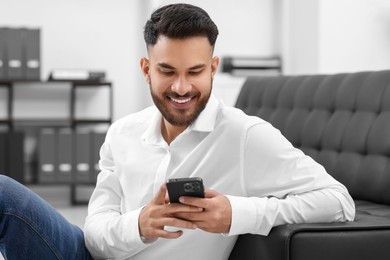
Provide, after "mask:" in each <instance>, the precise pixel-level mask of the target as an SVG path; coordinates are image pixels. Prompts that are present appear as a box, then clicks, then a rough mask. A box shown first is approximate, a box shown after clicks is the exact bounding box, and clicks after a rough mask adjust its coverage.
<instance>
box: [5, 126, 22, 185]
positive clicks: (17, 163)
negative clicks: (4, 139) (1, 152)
mask: <svg viewBox="0 0 390 260" xmlns="http://www.w3.org/2000/svg"><path fill="white" fill-rule="evenodd" d="M7 175H8V176H10V177H11V178H13V179H14V180H16V181H18V182H20V183H24V133H22V132H10V133H9V134H8V169H7Z"/></svg>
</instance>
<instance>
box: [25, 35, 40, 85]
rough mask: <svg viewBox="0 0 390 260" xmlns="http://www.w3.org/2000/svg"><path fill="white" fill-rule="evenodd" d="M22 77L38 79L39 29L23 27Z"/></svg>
mask: <svg viewBox="0 0 390 260" xmlns="http://www.w3.org/2000/svg"><path fill="white" fill-rule="evenodd" d="M23 44H24V46H23V52H24V58H23V72H24V75H23V78H24V79H27V80H40V74H41V58H40V53H41V52H40V30H39V29H23Z"/></svg>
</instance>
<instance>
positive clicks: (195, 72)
mask: <svg viewBox="0 0 390 260" xmlns="http://www.w3.org/2000/svg"><path fill="white" fill-rule="evenodd" d="M201 72H202V71H201V70H197V71H190V72H189V74H190V75H199V74H200V73H201Z"/></svg>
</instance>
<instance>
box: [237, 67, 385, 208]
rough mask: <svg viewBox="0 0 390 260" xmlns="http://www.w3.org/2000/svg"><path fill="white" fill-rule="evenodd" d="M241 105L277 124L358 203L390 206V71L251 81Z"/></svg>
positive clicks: (283, 77)
mask: <svg viewBox="0 0 390 260" xmlns="http://www.w3.org/2000/svg"><path fill="white" fill-rule="evenodd" d="M236 107H238V108H240V109H242V110H243V111H244V112H245V113H247V114H249V115H255V116H259V117H261V118H263V119H264V120H267V121H269V122H270V123H271V124H273V125H274V126H275V127H276V128H278V129H279V130H280V131H281V132H282V133H283V134H284V135H285V136H286V138H287V139H289V140H290V142H291V143H292V144H293V145H294V146H295V147H298V148H300V149H301V150H303V151H304V152H305V153H306V154H307V155H309V156H311V157H312V158H313V159H315V160H316V161H317V162H319V163H321V164H322V165H323V166H324V167H325V168H326V169H327V171H328V172H329V174H331V175H332V176H333V177H334V178H336V179H337V180H339V181H340V182H342V183H343V184H344V185H345V186H347V188H348V190H349V192H350V194H351V195H352V197H354V198H355V199H360V200H369V201H372V202H377V203H384V204H388V205H390V71H378V72H360V73H345V74H335V75H310V76H278V77H249V78H248V79H247V80H246V82H245V84H244V86H243V88H242V90H241V92H240V95H239V97H238V99H237V103H236Z"/></svg>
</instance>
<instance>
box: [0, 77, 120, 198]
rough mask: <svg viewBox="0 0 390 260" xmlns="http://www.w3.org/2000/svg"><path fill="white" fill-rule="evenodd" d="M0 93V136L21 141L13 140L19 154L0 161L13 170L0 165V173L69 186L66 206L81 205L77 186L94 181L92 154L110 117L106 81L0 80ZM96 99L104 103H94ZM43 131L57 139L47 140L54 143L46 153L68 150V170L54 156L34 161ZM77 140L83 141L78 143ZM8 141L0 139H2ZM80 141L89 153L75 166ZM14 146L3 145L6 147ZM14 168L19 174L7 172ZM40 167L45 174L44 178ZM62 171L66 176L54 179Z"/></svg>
mask: <svg viewBox="0 0 390 260" xmlns="http://www.w3.org/2000/svg"><path fill="white" fill-rule="evenodd" d="M42 88H43V89H42ZM0 94H1V96H2V97H1V98H0V106H2V107H4V108H6V110H7V111H6V112H5V113H4V111H3V113H2V114H1V115H0V116H1V117H0V129H1V131H0V134H2V135H9V136H11V135H15V134H16V133H17V134H18V136H22V137H21V138H22V139H23V140H22V141H21V142H20V141H19V142H18V145H19V146H18V147H19V153H20V149H22V151H21V153H22V154H21V155H20V156H17V154H13V155H8V157H7V158H3V161H5V162H6V161H10V163H9V164H10V165H11V164H13V165H14V166H13V167H11V166H8V167H7V168H5V169H4V167H1V165H0V171H2V172H3V173H4V172H5V173H6V174H8V175H10V176H11V177H13V178H14V179H17V180H18V181H20V182H22V183H24V184H45V185H53V184H66V185H69V186H70V189H71V192H70V193H71V198H70V200H71V203H72V204H84V203H86V202H87V201H78V199H77V194H76V193H77V188H78V187H79V186H86V185H88V186H91V185H95V183H96V173H97V170H95V164H96V163H97V160H98V159H97V158H96V150H97V149H98V148H97V147H99V148H100V146H101V143H102V142H103V140H104V136H105V132H106V130H107V129H108V126H109V125H110V124H111V122H112V116H113V102H112V99H113V90H112V83H111V82H108V81H104V82H103V81H27V80H26V81H25V80H20V81H11V80H0ZM99 98H100V99H99ZM102 99H103V100H104V102H100V101H101V100H102ZM102 103H104V104H103V105H102ZM91 112H93V113H91ZM48 129H51V130H52V132H53V133H54V135H53V136H55V138H57V139H53V140H55V142H56V148H55V149H56V152H55V153H53V151H50V150H48V151H46V154H49V156H50V155H53V154H56V155H58V154H60V153H63V151H64V150H66V149H68V150H69V151H70V154H71V155H70V156H71V158H70V159H69V160H70V161H71V162H69V165H68V166H66V165H65V166H66V167H65V166H64V165H60V161H59V157H60V156H57V157H58V158H57V157H56V160H58V165H54V166H51V167H49V165H46V164H45V165H43V159H42V158H40V157H43V154H44V153H45V151H44V148H42V149H41V143H44V140H46V139H44V138H47V137H48V138H49V139H50V138H53V136H51V137H50V135H44V131H45V130H46V131H47V130H48ZM64 133H67V135H64ZM60 136H61V137H60ZM82 136H83V138H84V139H80V138H82ZM61 138H62V139H61ZM64 138H65V139H64ZM66 138H68V139H66ZM8 139H9V138H8V137H5V138H3V139H1V137H0V140H3V141H4V140H5V141H6V140H8ZM49 139H47V140H49ZM66 140H67V141H66ZM8 142H9V141H8ZM80 143H83V144H84V146H83V147H84V148H85V147H87V146H88V149H87V148H85V149H87V150H85V149H84V148H83V147H82V148H83V149H84V151H88V152H90V155H89V157H88V158H89V159H88V162H84V163H81V162H80V165H79V164H78V163H79V161H78V159H79V158H80V157H83V156H85V153H84V152H80V147H77V145H79V144H80ZM14 146H15V145H13V144H8V147H14ZM21 146H22V148H20V147H21ZM53 147H54V146H53ZM66 147H68V148H66ZM15 149H16V148H14V150H15ZM42 151H43V152H42ZM58 151H59V152H58ZM3 153H6V152H3ZM16 153H17V152H16ZM57 153H58V154H57ZM19 157H21V158H19ZM11 161H12V162H13V163H11ZM0 162H2V160H1V158H0ZM88 163H89V164H88ZM15 165H16V166H18V167H17V169H16V170H17V171H18V172H19V173H15V172H11V169H12V170H13V171H14V170H15ZM53 167H54V168H53ZM2 168H3V169H2ZM42 169H44V170H47V174H46V175H45V171H42ZM7 170H8V171H9V172H7ZM83 170H84V171H88V174H87V175H83V174H82V171H83ZM20 171H22V173H20ZM63 171H68V173H67V174H68V175H67V176H66V177H64V176H65V175H64V176H62V177H60V174H61V173H63ZM78 174H81V175H78ZM80 176H81V177H80Z"/></svg>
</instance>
